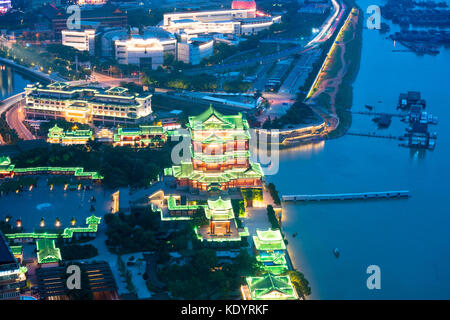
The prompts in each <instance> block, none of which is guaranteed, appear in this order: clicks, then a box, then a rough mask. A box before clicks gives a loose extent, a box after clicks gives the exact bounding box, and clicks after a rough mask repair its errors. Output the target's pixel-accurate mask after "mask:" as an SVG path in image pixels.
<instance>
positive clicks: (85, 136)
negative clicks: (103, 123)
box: [47, 124, 93, 145]
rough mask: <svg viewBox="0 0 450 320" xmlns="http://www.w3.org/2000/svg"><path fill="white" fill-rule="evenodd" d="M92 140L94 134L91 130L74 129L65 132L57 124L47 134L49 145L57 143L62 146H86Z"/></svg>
mask: <svg viewBox="0 0 450 320" xmlns="http://www.w3.org/2000/svg"><path fill="white" fill-rule="evenodd" d="M92 139H93V133H92V130H90V129H85V130H80V129H73V130H69V131H64V129H63V128H60V127H58V126H57V125H56V124H55V125H54V126H53V127H52V128H50V129H49V130H48V134H47V142H48V143H57V144H62V145H72V144H86V143H87V142H88V141H89V140H92Z"/></svg>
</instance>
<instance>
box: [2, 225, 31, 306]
mask: <svg viewBox="0 0 450 320" xmlns="http://www.w3.org/2000/svg"><path fill="white" fill-rule="evenodd" d="M25 282H26V277H25V274H24V272H23V270H21V268H20V265H19V263H17V260H16V258H15V257H14V254H13V252H12V251H11V249H10V247H9V246H8V242H7V241H6V238H5V237H4V235H3V233H2V232H1V231H0V300H18V299H19V295H20V288H21V287H22V286H23V285H25Z"/></svg>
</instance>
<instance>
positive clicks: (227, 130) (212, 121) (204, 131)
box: [165, 107, 263, 191]
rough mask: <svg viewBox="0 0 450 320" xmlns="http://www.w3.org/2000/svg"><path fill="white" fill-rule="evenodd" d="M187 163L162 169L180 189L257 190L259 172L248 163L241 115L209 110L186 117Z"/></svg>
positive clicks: (245, 137) (244, 122)
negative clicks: (188, 136)
mask: <svg viewBox="0 0 450 320" xmlns="http://www.w3.org/2000/svg"><path fill="white" fill-rule="evenodd" d="M187 127H188V129H189V133H190V137H191V140H192V142H191V146H190V150H191V159H190V161H182V162H181V163H180V165H174V166H172V168H169V169H166V170H165V173H166V175H173V176H174V177H175V178H176V179H177V185H178V186H179V187H181V188H189V189H194V190H195V189H197V190H202V191H223V190H228V189H231V188H241V187H246V188H248V187H261V185H262V177H263V172H262V169H261V166H260V165H259V164H258V163H253V162H251V161H250V159H249V158H250V151H249V139H250V134H249V132H248V130H249V125H248V122H247V120H245V119H244V118H243V117H242V114H241V113H238V114H237V115H222V114H221V113H219V112H217V111H216V110H214V109H213V108H212V107H210V108H208V109H207V110H206V111H205V112H203V113H202V114H200V115H198V116H195V117H189V123H188V124H187Z"/></svg>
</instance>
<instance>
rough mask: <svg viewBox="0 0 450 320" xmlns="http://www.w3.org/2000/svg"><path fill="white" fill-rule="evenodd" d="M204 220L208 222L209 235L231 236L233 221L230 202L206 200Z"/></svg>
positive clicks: (220, 199) (228, 200)
mask: <svg viewBox="0 0 450 320" xmlns="http://www.w3.org/2000/svg"><path fill="white" fill-rule="evenodd" d="M205 215H206V218H207V219H208V220H209V233H210V234H212V235H217V234H218V235H224V234H231V233H232V232H231V227H232V224H234V223H235V221H234V212H233V206H232V205H231V200H230V199H227V200H223V199H222V198H220V197H219V199H217V200H208V207H206V208H205Z"/></svg>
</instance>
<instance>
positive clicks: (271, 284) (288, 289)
mask: <svg viewBox="0 0 450 320" xmlns="http://www.w3.org/2000/svg"><path fill="white" fill-rule="evenodd" d="M246 281H247V284H248V288H249V290H250V295H251V297H252V299H253V300H297V299H298V296H297V292H296V291H295V288H294V286H293V285H292V283H291V279H290V277H289V276H275V275H272V274H270V273H267V274H266V275H264V276H262V277H247V278H246Z"/></svg>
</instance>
